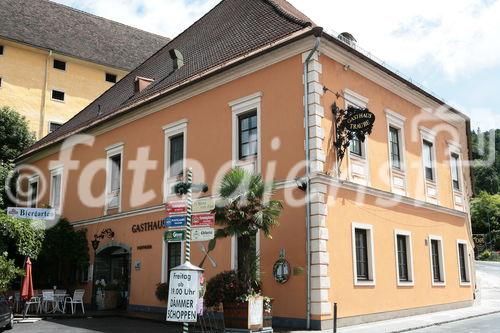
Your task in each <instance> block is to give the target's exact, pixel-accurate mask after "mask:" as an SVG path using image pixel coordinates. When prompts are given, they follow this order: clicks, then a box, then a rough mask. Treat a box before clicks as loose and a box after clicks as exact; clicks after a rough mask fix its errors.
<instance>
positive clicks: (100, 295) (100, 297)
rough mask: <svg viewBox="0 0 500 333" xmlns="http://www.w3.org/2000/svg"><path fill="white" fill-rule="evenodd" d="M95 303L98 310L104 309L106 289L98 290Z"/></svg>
mask: <svg viewBox="0 0 500 333" xmlns="http://www.w3.org/2000/svg"><path fill="white" fill-rule="evenodd" d="M95 305H96V307H97V310H104V309H105V305H104V291H102V290H98V291H97V293H96V295H95Z"/></svg>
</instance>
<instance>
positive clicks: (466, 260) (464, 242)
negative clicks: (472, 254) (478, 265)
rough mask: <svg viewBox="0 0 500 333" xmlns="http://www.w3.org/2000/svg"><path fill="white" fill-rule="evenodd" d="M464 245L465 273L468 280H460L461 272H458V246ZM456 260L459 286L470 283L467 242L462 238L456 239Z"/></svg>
mask: <svg viewBox="0 0 500 333" xmlns="http://www.w3.org/2000/svg"><path fill="white" fill-rule="evenodd" d="M460 245H465V274H466V275H467V280H468V281H465V282H464V281H462V273H461V272H460V250H459V246H460ZM457 262H458V266H457V267H458V281H459V282H460V285H461V286H470V285H471V281H472V279H471V274H470V258H469V243H467V241H466V240H464V239H457Z"/></svg>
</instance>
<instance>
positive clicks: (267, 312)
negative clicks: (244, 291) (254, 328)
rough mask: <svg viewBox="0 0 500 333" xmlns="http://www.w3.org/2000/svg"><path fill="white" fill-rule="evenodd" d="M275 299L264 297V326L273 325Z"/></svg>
mask: <svg viewBox="0 0 500 333" xmlns="http://www.w3.org/2000/svg"><path fill="white" fill-rule="evenodd" d="M273 301H274V300H273V299H272V298H270V297H264V324H263V326H264V327H272V326H273Z"/></svg>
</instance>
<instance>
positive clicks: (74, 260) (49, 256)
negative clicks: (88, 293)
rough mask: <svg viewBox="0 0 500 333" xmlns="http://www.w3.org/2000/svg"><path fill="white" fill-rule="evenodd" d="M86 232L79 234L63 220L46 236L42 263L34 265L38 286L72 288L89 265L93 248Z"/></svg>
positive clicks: (41, 257) (39, 258) (81, 231)
mask: <svg viewBox="0 0 500 333" xmlns="http://www.w3.org/2000/svg"><path fill="white" fill-rule="evenodd" d="M87 244H88V243H87V236H86V231H85V230H78V231H76V230H75V229H74V228H73V226H72V225H71V223H69V221H68V220H67V219H64V218H62V219H61V220H60V221H59V222H58V223H57V224H56V225H55V226H54V227H52V228H50V229H48V230H47V231H46V233H45V240H44V242H43V247H42V250H41V252H40V256H39V257H38V260H37V261H36V262H35V263H34V264H33V270H34V271H36V272H37V275H36V278H35V282H36V283H37V285H41V286H47V287H49V286H50V287H51V286H53V285H57V286H65V287H68V288H69V287H72V286H73V285H74V282H75V278H76V272H77V270H78V269H79V268H81V267H83V266H84V265H87V264H88V261H89V248H88V245H87Z"/></svg>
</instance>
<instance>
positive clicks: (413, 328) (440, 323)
mask: <svg viewBox="0 0 500 333" xmlns="http://www.w3.org/2000/svg"><path fill="white" fill-rule="evenodd" d="M497 313H500V310H495V311H490V312H485V313H480V314H476V315H471V316H468V317H463V318H458V319H451V320H445V321H440V322H438V323H432V324H428V325H422V326H418V327H412V328H406V329H403V330H398V331H391V332H390V333H402V332H411V331H415V330H420V329H422V328H428V327H433V326H440V325H445V324H449V323H454V322H457V321H462V320H467V319H473V318H478V317H483V316H488V315H492V314H497Z"/></svg>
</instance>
